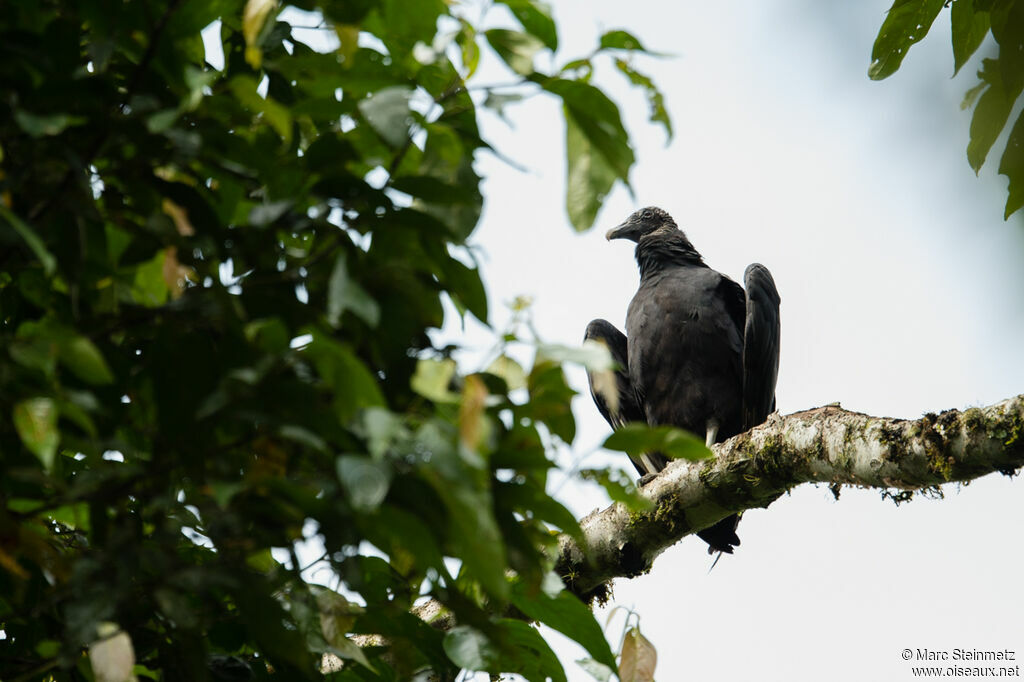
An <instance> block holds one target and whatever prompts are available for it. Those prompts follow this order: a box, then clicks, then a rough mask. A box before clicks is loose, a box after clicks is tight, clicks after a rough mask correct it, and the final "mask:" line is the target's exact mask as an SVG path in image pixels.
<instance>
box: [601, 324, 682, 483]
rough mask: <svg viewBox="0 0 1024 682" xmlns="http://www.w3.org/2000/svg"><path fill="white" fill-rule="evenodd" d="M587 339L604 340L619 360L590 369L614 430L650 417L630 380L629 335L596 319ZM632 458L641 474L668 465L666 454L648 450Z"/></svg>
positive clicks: (603, 408)
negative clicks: (606, 367)
mask: <svg viewBox="0 0 1024 682" xmlns="http://www.w3.org/2000/svg"><path fill="white" fill-rule="evenodd" d="M583 340H584V341H596V342H597V343H603V344H604V345H605V346H606V347H607V348H608V351H609V352H610V353H611V356H612V361H613V362H614V363H615V369H614V370H607V371H604V372H591V371H588V372H587V381H588V383H589V384H590V395H591V397H593V399H594V404H595V405H597V410H598V412H600V413H601V416H602V417H604V418H605V421H607V422H608V425H609V426H611V427H612V430H615V429H618V428H619V427H621V426H622V425H623V424H626V423H627V422H633V421H636V422H643V421H646V417H645V416H644V411H643V410H642V409H641V407H640V404H639V402H638V401H637V397H636V393H635V392H634V391H633V385H632V383H630V381H629V362H628V359H627V350H626V335H625V334H623V333H622V332H620V331H619V330H618V329H616V328H615V325H613V324H612V323H611V322H608V321H607V320H594V321H592V322H591V323H590V324H588V325H587V331H586V333H585V334H584V335H583ZM630 460H631V461H632V462H633V466H635V467H636V470H637V471H638V472H639V473H640V475H641V476H644V475H647V474H656V473H658V472H659V471H661V470H662V469H663V468H664V467H665V463H666V461H667V460H665V458H664V456H663V455H660V454H658V453H644V454H643V455H640V456H639V457H632V456H631V457H630Z"/></svg>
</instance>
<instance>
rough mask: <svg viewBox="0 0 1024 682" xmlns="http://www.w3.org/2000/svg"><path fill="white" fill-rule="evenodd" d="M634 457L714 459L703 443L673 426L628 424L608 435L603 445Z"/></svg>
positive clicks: (692, 459)
mask: <svg viewBox="0 0 1024 682" xmlns="http://www.w3.org/2000/svg"><path fill="white" fill-rule="evenodd" d="M602 447H604V448H606V449H608V450H619V451H620V452H625V453H626V454H627V455H632V456H637V455H641V454H643V453H645V452H660V453H662V454H664V455H665V456H667V457H672V458H673V459H688V460H690V461H697V460H701V459H708V458H709V457H713V456H714V455H713V454H712V452H711V451H710V450H709V449H708V448H707V447H706V446H705V445H704V441H703V440H701V439H700V438H697V437H696V436H694V435H693V434H691V433H689V432H687V431H684V430H682V429H677V428H676V427H674V426H647V425H646V424H640V423H631V424H626V425H625V426H623V427H621V428H619V429H617V430H616V431H615V432H614V433H612V435H610V436H608V438H607V440H605V442H604V445H603V446H602Z"/></svg>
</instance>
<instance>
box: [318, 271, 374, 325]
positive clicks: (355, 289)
mask: <svg viewBox="0 0 1024 682" xmlns="http://www.w3.org/2000/svg"><path fill="white" fill-rule="evenodd" d="M346 310H349V311H351V312H352V313H353V314H354V315H356V316H357V317H359V318H360V319H362V320H363V321H364V322H366V324H368V325H370V326H371V327H376V326H377V323H378V322H380V306H379V305H377V301H375V300H373V298H371V297H370V295H369V294H368V293H366V290H365V289H363V288H362V287H361V286H359V283H358V282H356V281H355V280H354V279H352V278H350V277H349V276H348V264H347V263H346V257H345V254H344V253H343V252H342V253H339V254H338V258H337V260H335V261H334V270H332V271H331V278H330V280H328V282H327V322H328V323H329V324H330V325H331V326H332V327H338V326H340V325H341V314H342V313H343V312H345V311H346Z"/></svg>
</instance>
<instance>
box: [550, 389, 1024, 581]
mask: <svg viewBox="0 0 1024 682" xmlns="http://www.w3.org/2000/svg"><path fill="white" fill-rule="evenodd" d="M712 450H713V451H714V453H715V459H713V460H708V461H706V462H688V461H683V460H679V461H675V462H672V463H671V464H670V465H669V466H668V467H666V468H665V470H664V471H662V472H661V473H660V474H659V475H658V476H657V477H656V478H655V479H654V480H653V481H651V482H650V483H648V484H647V485H646V486H644V487H643V488H642V490H641V494H642V495H643V496H644V497H646V498H648V499H649V500H650V501H651V502H652V507H651V509H650V510H649V511H646V512H639V513H638V512H630V511H629V510H628V509H627V508H626V507H625V506H623V505H621V504H613V505H612V506H610V507H608V508H607V509H604V510H602V511H595V512H593V513H592V514H590V515H588V516H587V517H586V518H584V519H583V520H582V521H581V522H580V525H581V527H582V529H583V534H584V537H585V539H586V544H587V547H586V552H585V553H584V552H583V551H582V550H581V548H580V547H579V546H577V545H576V544H575V543H574V542H573V541H572V540H571V539H569V538H568V537H567V536H563V537H562V538H561V540H560V557H559V561H558V568H557V570H558V572H559V574H560V575H561V576H563V578H564V579H565V582H566V584H567V585H568V586H569V587H570V589H572V590H573V591H574V592H576V593H577V594H579V595H581V596H584V597H585V598H588V599H599V600H600V599H603V598H604V597H605V596H606V594H607V586H606V584H605V583H607V581H609V580H611V579H612V578H615V577H620V576H622V577H633V576H636V575H640V574H642V573H645V572H647V571H648V570H649V569H650V567H651V564H652V562H653V561H654V559H655V557H657V556H658V555H659V554H661V552H663V551H664V550H665V549H667V548H668V547H670V546H671V545H673V544H675V543H676V542H678V541H679V540H680V539H682V538H683V537H685V536H687V535H690V534H692V533H695V532H696V531H698V530H701V529H703V528H707V527H708V526H711V525H713V524H714V523H716V522H718V521H719V520H720V519H723V518H725V517H726V516H729V515H730V514H734V513H736V512H740V511H743V510H746V509H753V508H756V507H767V506H768V505H769V504H771V503H772V502H774V501H775V500H776V499H778V498H779V497H780V496H781V495H782V494H783V493H785V492H786V491H788V490H790V489H792V488H795V487H796V486H798V485H800V484H801V483H826V484H829V485H831V486H833V490H834V492H835V493H836V494H837V495H838V491H839V488H840V487H841V486H842V485H844V484H845V485H856V486H862V487H871V488H882V489H893V488H895V489H899V490H902V491H913V490H920V489H928V488H935V487H937V486H939V485H941V484H943V483H947V482H950V481H968V480H971V479H974V478H978V477H980V476H984V475H985V474H988V473H992V472H993V471H999V472H1002V473H1004V474H1007V475H1011V474H1012V473H1013V472H1014V471H1015V470H1016V469H1018V468H1019V467H1021V466H1024V395H1020V396H1017V397H1015V398H1010V399H1008V400H1004V401H1003V402H1000V403H997V404H995V405H992V406H989V407H985V408H970V409H967V410H964V411H962V412H961V411H957V410H948V411H946V412H943V413H942V414H939V415H935V414H927V415H925V416H924V417H922V418H921V419H917V420H902V419H889V418H884V417H870V416H868V415H865V414H860V413H858V412H850V411H847V410H844V409H841V408H840V407H838V406H825V407H819V408H815V409H812V410H807V411H805V412H797V413H795V414H791V415H787V416H785V417H782V416H779V415H777V414H776V415H772V416H771V417H770V418H769V419H768V421H767V422H766V423H764V424H762V425H761V426H759V427H757V428H755V429H752V430H751V431H748V432H747V433H743V434H740V435H738V436H736V437H734V438H731V439H729V440H727V441H726V442H724V443H721V444H719V445H715V446H714V447H713V448H712Z"/></svg>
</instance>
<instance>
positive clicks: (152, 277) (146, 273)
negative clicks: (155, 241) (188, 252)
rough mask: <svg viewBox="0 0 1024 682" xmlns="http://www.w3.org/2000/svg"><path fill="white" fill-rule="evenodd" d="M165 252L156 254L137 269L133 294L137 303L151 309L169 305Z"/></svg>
mask: <svg viewBox="0 0 1024 682" xmlns="http://www.w3.org/2000/svg"><path fill="white" fill-rule="evenodd" d="M166 258H167V254H166V252H165V251H163V250H160V251H157V252H156V255H154V256H153V257H152V258H150V259H149V260H147V261H144V262H143V263H141V264H140V265H139V266H138V267H136V268H135V277H134V278H133V280H132V288H131V294H132V298H133V299H135V302H136V303H138V304H140V305H144V306H147V307H149V308H158V307H160V306H162V305H163V304H165V303H167V298H168V297H169V296H170V293H171V292H170V289H168V288H167V281H166V280H165V279H164V261H165V260H166Z"/></svg>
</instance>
